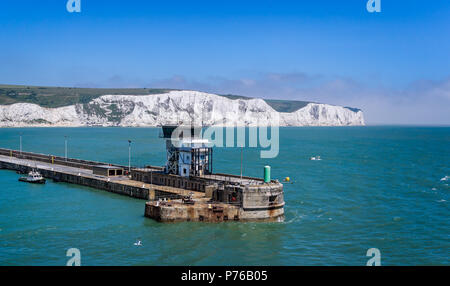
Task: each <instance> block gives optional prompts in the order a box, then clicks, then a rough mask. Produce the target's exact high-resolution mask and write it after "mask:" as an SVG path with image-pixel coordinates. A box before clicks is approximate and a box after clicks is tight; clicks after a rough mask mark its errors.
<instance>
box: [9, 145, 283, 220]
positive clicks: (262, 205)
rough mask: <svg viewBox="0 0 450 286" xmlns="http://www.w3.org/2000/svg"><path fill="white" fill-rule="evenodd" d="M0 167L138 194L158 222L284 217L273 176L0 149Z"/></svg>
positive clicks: (278, 185) (147, 212) (278, 186)
mask: <svg viewBox="0 0 450 286" xmlns="http://www.w3.org/2000/svg"><path fill="white" fill-rule="evenodd" d="M0 169H9V170H15V171H19V172H21V173H28V172H29V171H31V170H32V169H37V171H39V172H40V173H41V174H42V175H43V176H44V177H45V178H48V179H53V180H54V181H56V182H66V183H72V184H77V185H82V186H88V187H92V188H96V189H99V190H104V191H108V192H111V193H116V194H120V195H125V196H129V197H133V198H137V199H144V200H147V201H148V202H147V203H146V204H145V212H144V213H145V216H147V217H149V218H152V219H155V220H157V221H162V222H177V221H203V222H222V221H281V220H283V219H284V197H283V185H282V184H281V183H280V182H278V181H276V180H270V181H268V182H265V181H264V180H262V179H260V178H252V177H239V176H234V175H227V174H204V175H198V176H190V177H181V176H178V175H174V174H167V173H165V172H164V170H163V168H162V167H155V166H146V167H145V168H132V169H131V173H130V174H127V172H126V173H125V174H123V171H124V170H128V167H126V166H120V165H113V164H108V163H102V162H95V161H88V160H80V159H72V158H63V157H58V156H54V155H45V154H36V153H30V152H20V151H17V150H9V149H1V148H0ZM112 170H114V172H112ZM118 174H120V175H118Z"/></svg>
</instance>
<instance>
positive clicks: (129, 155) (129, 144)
mask: <svg viewBox="0 0 450 286" xmlns="http://www.w3.org/2000/svg"><path fill="white" fill-rule="evenodd" d="M130 173H131V140H128V174H130Z"/></svg>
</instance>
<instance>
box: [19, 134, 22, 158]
mask: <svg viewBox="0 0 450 286" xmlns="http://www.w3.org/2000/svg"><path fill="white" fill-rule="evenodd" d="M19 150H20V155H22V132H20V145H19Z"/></svg>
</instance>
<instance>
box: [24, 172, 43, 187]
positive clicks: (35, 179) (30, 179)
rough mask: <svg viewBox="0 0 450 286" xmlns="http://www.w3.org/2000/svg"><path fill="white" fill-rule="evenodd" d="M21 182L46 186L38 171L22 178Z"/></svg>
mask: <svg viewBox="0 0 450 286" xmlns="http://www.w3.org/2000/svg"><path fill="white" fill-rule="evenodd" d="M19 181H21V182H25V183H32V184H45V178H44V177H42V175H41V173H39V172H38V171H36V170H32V171H31V172H29V173H28V176H26V177H20V178H19Z"/></svg>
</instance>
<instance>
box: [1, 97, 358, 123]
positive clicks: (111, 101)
mask: <svg viewBox="0 0 450 286" xmlns="http://www.w3.org/2000/svg"><path fill="white" fill-rule="evenodd" d="M180 122H184V123H191V122H195V123H202V124H203V125H221V126H223V125H227V126H267V125H279V126H347V125H364V117H363V113H362V111H360V110H352V109H349V108H346V107H341V106H334V105H328V104H318V103H309V104H307V105H306V106H305V107H303V108H300V109H299V110H297V111H295V112H290V113H286V112H277V111H275V110H274V109H273V108H272V107H271V106H270V105H269V104H267V103H266V102H265V101H264V100H262V99H229V98H226V97H223V96H219V95H215V94H210V93H204V92H196V91H171V92H168V93H163V94H153V95H104V96H101V97H99V98H96V99H94V100H92V101H90V102H89V103H87V104H76V105H70V106H65V107H59V108H44V107H41V106H39V105H36V104H30V103H16V104H12V105H1V106H0V127H26V126H54V127H61V126H66V127H69V126H74V127H77V126H139V127H144V126H158V125H161V124H175V123H180Z"/></svg>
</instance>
